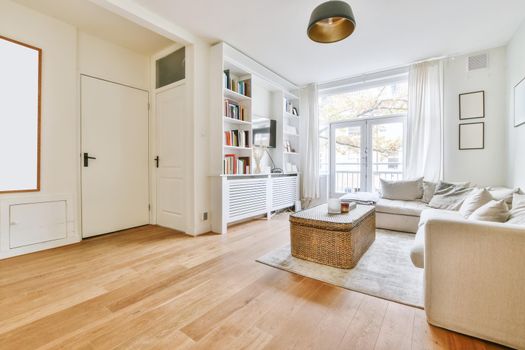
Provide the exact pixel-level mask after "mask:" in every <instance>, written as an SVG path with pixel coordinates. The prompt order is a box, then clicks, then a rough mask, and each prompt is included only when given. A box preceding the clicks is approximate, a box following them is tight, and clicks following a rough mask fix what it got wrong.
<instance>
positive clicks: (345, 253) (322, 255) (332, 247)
mask: <svg viewBox="0 0 525 350" xmlns="http://www.w3.org/2000/svg"><path fill="white" fill-rule="evenodd" d="M375 238H376V218H375V209H374V207H373V206H369V205H357V207H356V208H355V209H353V210H351V211H350V212H349V213H346V214H328V208H327V205H326V204H323V205H319V206H317V207H314V208H310V209H306V210H303V211H300V212H298V213H295V214H292V215H290V240H291V246H292V256H294V257H296V258H299V259H304V260H309V261H313V262H316V263H319V264H324V265H330V266H334V267H338V268H343V269H351V268H353V267H354V266H355V265H356V264H357V262H358V261H359V259H360V258H361V256H363V254H364V253H365V252H366V250H367V249H368V248H369V247H370V245H371V244H372V243H373V242H374V240H375Z"/></svg>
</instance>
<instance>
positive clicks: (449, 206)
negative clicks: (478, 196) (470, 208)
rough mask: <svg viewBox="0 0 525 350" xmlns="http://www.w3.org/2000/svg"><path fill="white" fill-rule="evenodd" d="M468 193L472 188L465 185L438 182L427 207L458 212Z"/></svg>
mask: <svg viewBox="0 0 525 350" xmlns="http://www.w3.org/2000/svg"><path fill="white" fill-rule="evenodd" d="M470 191H472V188H471V187H468V185H465V184H452V183H448V182H440V183H439V184H438V185H437V187H436V192H435V193H434V196H433V197H432V200H431V201H430V203H428V206H429V207H431V208H435V209H446V210H459V207H460V206H461V204H462V203H463V201H464V200H465V198H466V197H467V196H468V194H469V193H470Z"/></svg>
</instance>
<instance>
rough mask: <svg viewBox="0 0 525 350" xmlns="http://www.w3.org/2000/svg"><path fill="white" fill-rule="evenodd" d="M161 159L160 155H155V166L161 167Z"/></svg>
mask: <svg viewBox="0 0 525 350" xmlns="http://www.w3.org/2000/svg"><path fill="white" fill-rule="evenodd" d="M159 160H160V158H159V156H156V157H155V167H157V168H158V167H159Z"/></svg>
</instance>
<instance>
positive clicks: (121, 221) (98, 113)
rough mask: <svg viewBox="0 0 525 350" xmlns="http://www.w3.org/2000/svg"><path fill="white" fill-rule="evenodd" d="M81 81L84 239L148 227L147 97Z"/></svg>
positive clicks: (111, 84) (118, 86)
mask: <svg viewBox="0 0 525 350" xmlns="http://www.w3.org/2000/svg"><path fill="white" fill-rule="evenodd" d="M80 79H81V81H80V85H81V88H80V89H81V91H80V95H81V97H80V100H81V107H80V110H81V152H82V153H81V158H82V159H81V162H82V172H81V176H82V177H81V196H82V199H81V203H82V236H83V237H84V238H86V237H91V236H96V235H100V234H104V233H109V232H114V231H119V230H123V229H127V228H131V227H136V226H142V225H146V224H148V223H149V188H148V186H149V179H148V138H149V136H148V92H147V91H145V90H141V89H137V88H134V87H130V86H126V85H122V84H118V83H115V82H111V81H107V80H103V79H98V78H94V77H90V76H87V75H81V78H80Z"/></svg>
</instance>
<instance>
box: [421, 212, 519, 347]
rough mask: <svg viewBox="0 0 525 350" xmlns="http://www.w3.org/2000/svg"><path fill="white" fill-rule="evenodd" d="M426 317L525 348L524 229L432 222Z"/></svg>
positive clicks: (427, 233) (428, 229) (427, 234)
mask: <svg viewBox="0 0 525 350" xmlns="http://www.w3.org/2000/svg"><path fill="white" fill-rule="evenodd" d="M425 312H426V314H427V318H428V320H429V322H430V323H432V324H435V325H437V326H441V327H444V328H448V329H453V330H455V331H458V332H461V333H466V334H470V335H473V336H475V337H479V338H483V339H487V340H491V341H494V342H497V343H501V344H505V345H509V346H513V347H518V348H525V332H524V331H523V330H524V329H525V229H524V228H523V227H520V226H515V225H508V224H501V223H488V222H479V221H467V220H442V219H438V218H430V219H429V220H428V221H427V222H426V227H425Z"/></svg>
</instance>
